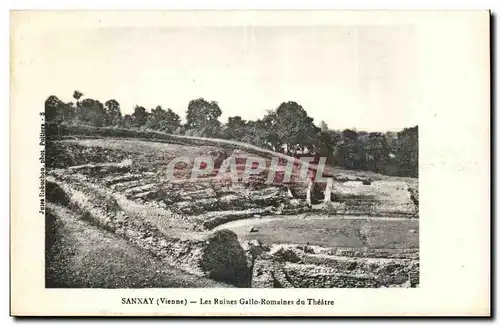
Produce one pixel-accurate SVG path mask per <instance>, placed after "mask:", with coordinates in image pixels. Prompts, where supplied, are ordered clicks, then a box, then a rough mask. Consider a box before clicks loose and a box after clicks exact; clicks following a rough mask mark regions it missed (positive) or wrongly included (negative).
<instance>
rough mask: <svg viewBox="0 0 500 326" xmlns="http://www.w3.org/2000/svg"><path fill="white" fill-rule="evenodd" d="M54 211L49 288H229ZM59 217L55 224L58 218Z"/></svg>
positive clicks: (64, 212)
mask: <svg viewBox="0 0 500 326" xmlns="http://www.w3.org/2000/svg"><path fill="white" fill-rule="evenodd" d="M51 207H52V211H53V212H54V214H51V215H49V220H48V222H49V229H50V231H49V235H48V241H47V244H46V246H47V245H48V248H49V250H48V251H47V256H46V260H47V263H46V286H47V287H66V288H67V287H69V288H154V287H158V288H160V287H228V285H226V284H223V283H218V282H215V281H212V280H210V279H206V278H202V277H198V276H194V275H190V274H186V273H185V272H182V271H180V270H178V269H176V268H173V267H172V266H170V265H167V264H165V263H163V262H162V261H161V260H159V259H157V258H156V257H154V256H153V255H151V254H150V253H148V252H146V251H144V250H141V249H139V248H137V247H136V246H134V245H133V244H132V243H130V242H128V241H126V240H124V239H121V238H117V237H115V236H114V235H112V234H110V233H107V232H105V231H103V230H100V229H98V228H97V227H95V226H92V225H90V224H88V223H86V222H84V221H81V220H79V219H78V217H77V216H75V215H74V214H73V213H72V212H70V211H69V210H67V209H64V208H62V207H54V206H51ZM54 216H56V218H54Z"/></svg>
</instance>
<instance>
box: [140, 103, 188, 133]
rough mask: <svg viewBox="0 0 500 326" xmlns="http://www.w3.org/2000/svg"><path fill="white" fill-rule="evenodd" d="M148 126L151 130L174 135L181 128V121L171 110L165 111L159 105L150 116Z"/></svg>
mask: <svg viewBox="0 0 500 326" xmlns="http://www.w3.org/2000/svg"><path fill="white" fill-rule="evenodd" d="M146 126H147V127H148V128H151V129H155V130H161V131H164V132H168V133H173V132H175V131H176V130H177V129H178V128H179V127H180V126H181V119H180V117H179V115H178V114H177V113H175V112H174V111H172V110H171V109H168V110H167V111H165V110H164V109H163V108H162V107H161V106H159V105H158V106H157V107H156V108H154V109H152V110H151V114H149V115H148V119H147V122H146Z"/></svg>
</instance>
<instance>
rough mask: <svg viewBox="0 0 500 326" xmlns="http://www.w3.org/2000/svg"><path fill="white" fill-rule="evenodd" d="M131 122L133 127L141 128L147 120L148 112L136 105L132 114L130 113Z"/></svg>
mask: <svg viewBox="0 0 500 326" xmlns="http://www.w3.org/2000/svg"><path fill="white" fill-rule="evenodd" d="M132 120H133V123H134V127H136V128H139V127H142V126H144V125H145V124H146V121H147V120H148V112H147V111H146V109H145V108H144V107H142V106H139V105H136V106H135V108H134V113H132Z"/></svg>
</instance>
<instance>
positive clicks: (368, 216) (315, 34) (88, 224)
mask: <svg viewBox="0 0 500 326" xmlns="http://www.w3.org/2000/svg"><path fill="white" fill-rule="evenodd" d="M412 32H413V31H412V29H411V28H405V27H392V28H387V27H370V26H352V27H297V28H282V27H258V26H257V27H254V26H243V27H217V28H135V29H134V28H115V29H105V30H100V29H96V30H84V31H76V32H74V33H71V34H69V33H67V32H66V31H64V30H61V31H60V33H57V32H56V33H54V34H52V35H50V36H47V39H46V40H45V44H46V45H47V49H48V50H50V51H51V53H54V52H52V51H53V50H52V49H54V48H58V49H60V50H59V51H57V52H55V53H54V55H53V56H51V57H50V60H51V61H50V62H54V63H56V62H62V64H66V62H65V61H64V58H68V57H74V56H75V53H78V51H82V50H84V51H86V53H88V52H89V51H90V52H92V53H95V55H94V56H91V57H80V56H77V58H78V64H77V65H73V64H71V62H70V63H69V64H71V67H70V66H69V65H68V67H67V68H68V69H61V70H59V71H60V72H61V73H63V74H64V76H60V75H58V74H57V72H56V73H55V74H54V75H52V76H50V71H47V73H48V74H49V76H48V77H49V78H50V79H51V80H53V81H54V82H51V83H50V84H48V85H47V91H48V93H47V100H46V101H45V103H44V108H45V121H46V124H45V137H46V143H45V148H46V151H45V167H46V176H47V177H46V185H45V189H46V210H45V218H46V219H45V226H46V234H45V236H46V248H45V250H46V256H45V264H46V272H45V273H46V274H45V279H46V286H47V287H97V288H100V287H102V288H116V287H126V288H134V287H224V286H236V287H270V288H276V287H277V288H283V287H284V288H288V287H319V288H324V287H415V286H418V283H419V278H418V276H419V260H418V257H419V250H418V247H419V222H418V221H419V220H418V126H417V121H415V119H414V118H415V115H414V114H412V112H411V109H412V107H414V101H415V98H414V97H413V96H411V95H412V94H411V88H412V87H413V85H414V84H415V82H414V76H415V71H414V69H415V64H414V62H412V57H413V56H412V53H411V52H412V46H413V44H414V37H413V36H414V35H413V33H412ZM66 37H68V38H66ZM180 40H182V43H181V42H179V41H180ZM67 44H73V46H72V47H67ZM403 44H405V45H406V44H407V45H406V46H405V45H403ZM80 47H82V48H84V49H80ZM401 48H403V49H401ZM94 49H95V50H94ZM200 51H201V52H202V53H200ZM49 67H51V64H50V63H49V65H47V66H46V69H48V70H49V69H50V68H49ZM88 71H92V72H95V73H96V74H97V75H99V76H103V77H104V78H105V79H106V83H102V82H100V83H99V84H97V85H96V84H95V81H94V79H95V78H100V77H98V76H96V74H94V73H92V74H89V73H87V72H88ZM215 77H216V78H217V79H216V80H214V78H215ZM229 84H239V86H238V93H234V92H227V85H229ZM71 87H73V88H75V90H74V91H73V92H71V91H70V90H71V89H72V88H71ZM339 94H342V95H341V96H342V98H344V99H345V101H341V100H340V99H339V97H338V95H339ZM346 104H349V105H346ZM388 110H389V111H388ZM387 112H395V113H396V115H395V116H392V117H391V118H390V119H383V120H382V119H380V117H382V116H386V115H387Z"/></svg>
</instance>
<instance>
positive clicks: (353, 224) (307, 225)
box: [231, 216, 419, 249]
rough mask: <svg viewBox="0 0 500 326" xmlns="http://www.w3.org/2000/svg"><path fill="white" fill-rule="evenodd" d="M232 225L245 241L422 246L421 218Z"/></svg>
mask: <svg viewBox="0 0 500 326" xmlns="http://www.w3.org/2000/svg"><path fill="white" fill-rule="evenodd" d="M250 227H251V226H249V225H242V226H237V227H234V228H231V230H232V231H234V232H235V233H236V234H238V237H239V238H240V239H242V240H243V241H248V240H253V239H258V240H260V241H262V242H263V243H267V244H273V243H285V244H292V243H293V244H306V243H309V244H310V245H318V246H326V247H348V248H377V249H378V248H386V249H402V248H418V243H419V242H418V241H419V236H418V221H417V220H400V219H396V220H390V219H384V220H381V219H376V218H375V219H371V220H366V219H341V218H336V217H331V218H321V217H320V218H318V216H316V217H314V216H309V217H307V216H306V217H302V216H299V217H297V218H294V217H291V218H282V219H275V220H270V221H268V222H266V223H259V224H257V225H255V226H252V227H253V229H254V232H249V229H250Z"/></svg>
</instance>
